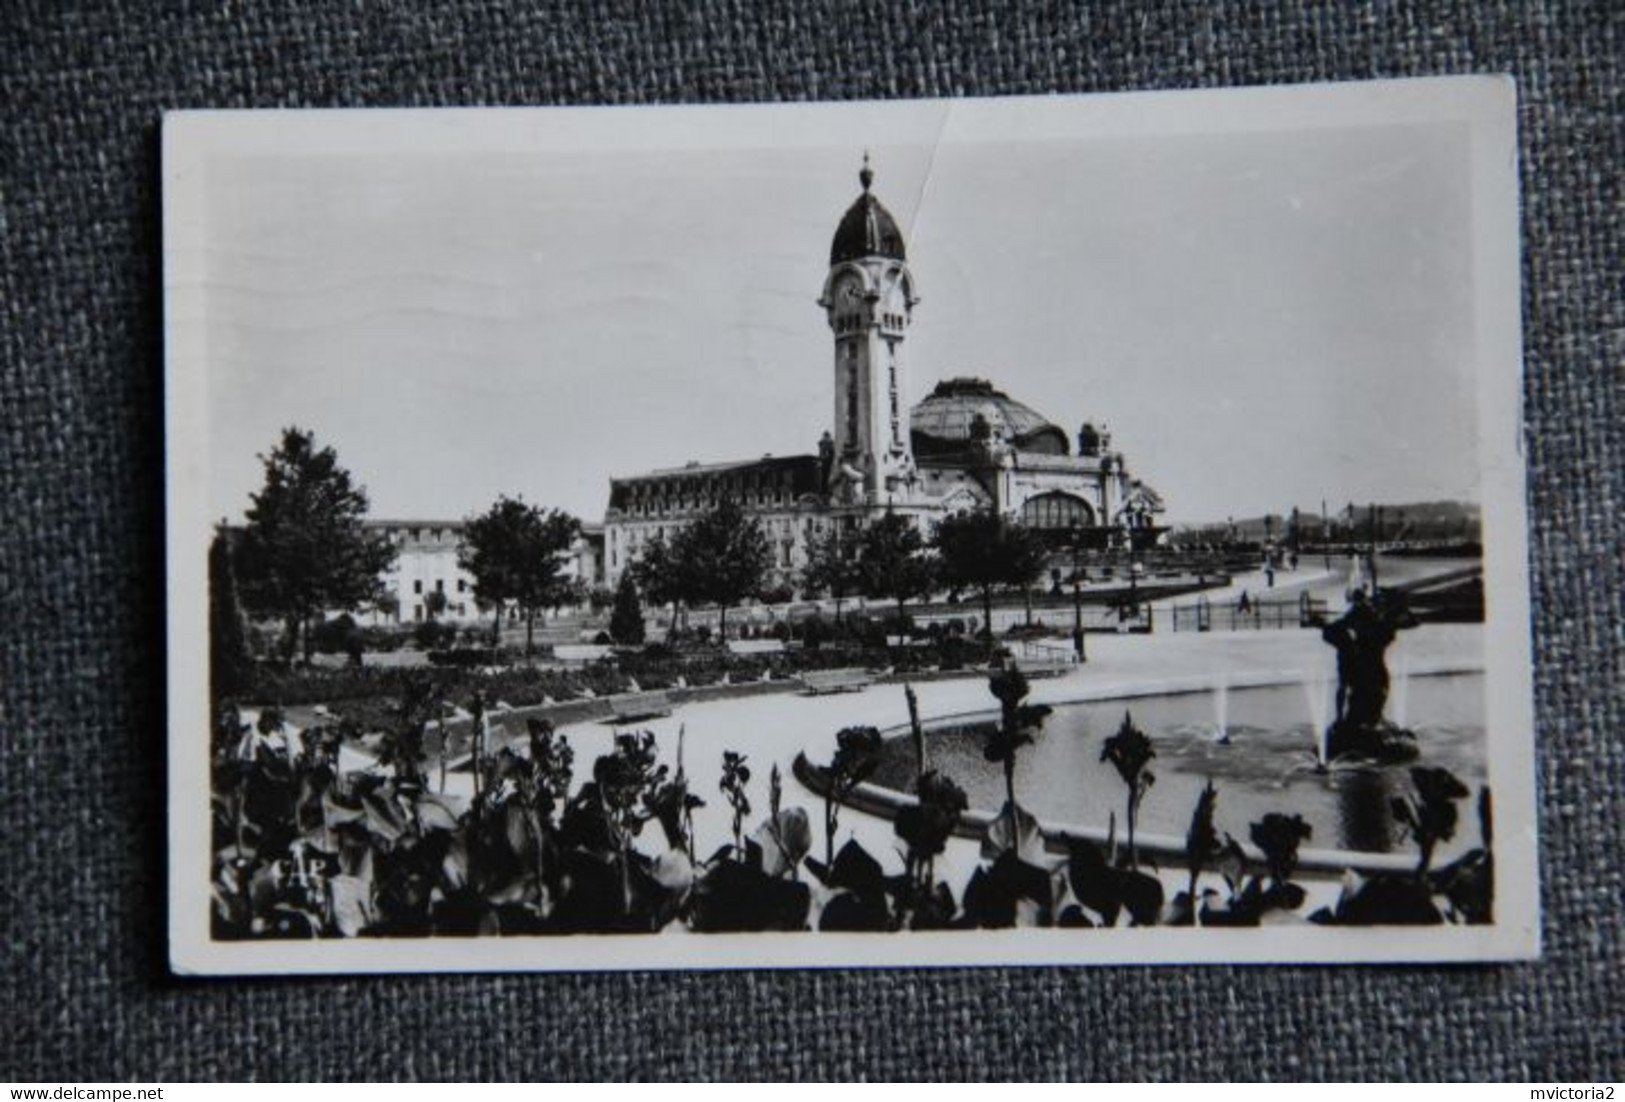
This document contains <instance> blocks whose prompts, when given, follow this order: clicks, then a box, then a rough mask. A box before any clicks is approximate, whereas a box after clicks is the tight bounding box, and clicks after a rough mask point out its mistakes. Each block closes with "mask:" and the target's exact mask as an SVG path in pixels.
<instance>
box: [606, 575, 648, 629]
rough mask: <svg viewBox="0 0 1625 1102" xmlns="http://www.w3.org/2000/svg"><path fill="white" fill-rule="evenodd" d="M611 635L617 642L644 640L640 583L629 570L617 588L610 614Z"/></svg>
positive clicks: (622, 576)
mask: <svg viewBox="0 0 1625 1102" xmlns="http://www.w3.org/2000/svg"><path fill="white" fill-rule="evenodd" d="M609 635H610V638H612V639H614V640H615V641H616V642H617V643H621V644H623V645H625V646H635V645H637V644H639V643H641V642H643V602H642V601H641V600H639V599H638V583H637V580H636V579H634V578H633V577H632V571H630V570H628V571H626V572H625V573H624V574H622V575H621V584H620V585H619V586H617V587H616V589H615V607H614V610H613V611H611V612H610V614H609Z"/></svg>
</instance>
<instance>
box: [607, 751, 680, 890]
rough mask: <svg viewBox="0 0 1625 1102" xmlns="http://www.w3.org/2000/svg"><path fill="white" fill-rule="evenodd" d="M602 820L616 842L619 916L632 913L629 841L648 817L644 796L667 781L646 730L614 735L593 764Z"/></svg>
mask: <svg viewBox="0 0 1625 1102" xmlns="http://www.w3.org/2000/svg"><path fill="white" fill-rule="evenodd" d="M592 776H593V781H594V782H595V783H596V784H597V786H598V798H599V800H600V801H601V802H602V805H603V810H604V818H605V821H606V823H607V824H608V826H609V828H610V831H611V836H612V838H613V840H614V843H615V848H616V854H617V863H618V865H619V869H620V874H621V900H622V913H623V914H627V915H630V913H631V910H632V839H633V838H635V837H637V835H638V834H639V833H640V832H641V831H642V830H643V824H644V823H645V822H647V821H648V820H649V818H650V813H649V811H648V810H647V808H646V807H645V802H646V801H645V799H644V797H645V795H646V793H648V792H650V791H652V790H653V789H654V788H655V787H656V786H657V785H659V784H660V783H662V782H663V781H664V780H665V778H666V767H665V766H663V765H662V766H658V767H657V766H656V765H655V737H654V735H653V734H652V733H650V732H648V731H643V732H641V733H639V734H621V735H616V736H615V750H614V752H613V753H610V754H606V755H604V756H603V757H600V758H599V759H598V760H597V761H595V762H594V763H593V767H592Z"/></svg>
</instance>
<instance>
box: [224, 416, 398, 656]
mask: <svg viewBox="0 0 1625 1102" xmlns="http://www.w3.org/2000/svg"><path fill="white" fill-rule="evenodd" d="M261 459H262V460H263V462H264V463H265V485H264V487H263V488H262V489H261V490H260V491H259V492H258V493H257V494H253V495H252V496H251V500H252V502H253V504H252V505H251V506H250V507H249V509H248V525H247V527H246V528H245V529H244V531H243V537H242V543H241V546H240V547H239V549H238V550H239V552H240V553H239V555H238V556H237V567H238V580H239V581H240V582H241V584H242V595H243V603H244V605H245V606H246V607H247V608H248V610H249V611H250V612H253V613H256V614H259V615H264V616H272V617H276V618H277V619H280V620H282V621H284V622H285V623H286V624H287V627H288V647H289V653H290V656H291V655H292V653H293V652H294V651H295V650H297V649H298V647H299V642H300V640H301V638H302V639H303V644H304V647H303V654H304V660H305V662H306V663H307V664H308V663H309V662H310V657H311V639H310V631H309V624H310V622H311V620H313V619H314V618H315V617H316V616H318V615H320V614H321V613H322V612H324V611H329V610H331V611H348V610H351V609H354V608H357V607H359V606H361V605H364V604H367V603H369V602H371V601H374V600H376V599H378V597H379V595H380V593H381V591H382V589H383V581H382V578H381V575H382V574H383V572H384V571H385V570H387V569H388V568H389V566H390V564H391V563H393V562H394V561H395V553H396V552H395V548H394V546H393V545H392V544H390V543H389V541H388V540H385V539H383V538H380V537H374V536H369V535H368V534H367V533H366V531H365V530H364V529H363V528H362V518H363V517H365V516H366V513H367V493H366V491H365V490H364V489H362V488H361V487H360V486H357V485H355V484H354V483H353V482H352V481H351V478H350V472H349V471H347V470H345V469H344V468H343V467H341V466H339V461H338V454H337V453H336V452H334V450H333V449H332V448H318V447H317V446H316V438H315V436H314V435H313V434H311V433H308V432H305V431H303V430H301V429H299V428H288V429H284V430H283V433H282V441H281V443H280V444H279V445H278V446H277V448H276V450H275V451H273V452H272V453H271V454H270V455H269V456H261Z"/></svg>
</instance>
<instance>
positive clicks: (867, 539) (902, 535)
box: [858, 510, 937, 631]
mask: <svg viewBox="0 0 1625 1102" xmlns="http://www.w3.org/2000/svg"><path fill="white" fill-rule="evenodd" d="M858 569H859V573H860V576H861V578H862V584H863V591H864V592H865V593H866V594H867V595H869V596H871V597H878V598H882V599H884V600H891V601H896V602H897V623H898V630H899V631H901V630H902V627H903V606H904V604H905V603H906V602H907V601H908V600H909V599H910V598H913V597H920V596H923V595H925V594H927V593H929V592H930V591H931V588H932V586H933V585H935V583H936V577H937V571H936V562H935V560H933V559H932V558H931V556H930V555H929V554H927V552H926V546H925V540H924V539H923V538H922V537H921V536H920V532H919V529H917V528H915V527H914V525H913V524H912V523H910V522H909V520H908V518H907V517H904V516H900V515H899V514H897V513H893V512H891V511H890V510H887V512H886V513H885V514H884V515H883V516H881V517H880V518H879V519H878V520H875V521H873V522H871V523H870V524H869V525H868V526H867V527H866V528H864V530H863V534H862V535H860V536H859V537H858Z"/></svg>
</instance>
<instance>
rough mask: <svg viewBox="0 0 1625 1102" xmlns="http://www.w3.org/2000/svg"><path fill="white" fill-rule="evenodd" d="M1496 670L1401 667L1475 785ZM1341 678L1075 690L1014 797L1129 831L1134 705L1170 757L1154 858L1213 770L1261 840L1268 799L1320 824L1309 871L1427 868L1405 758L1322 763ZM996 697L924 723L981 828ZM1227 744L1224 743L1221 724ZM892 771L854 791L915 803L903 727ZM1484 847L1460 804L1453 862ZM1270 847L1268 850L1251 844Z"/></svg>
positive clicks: (1309, 852)
mask: <svg viewBox="0 0 1625 1102" xmlns="http://www.w3.org/2000/svg"><path fill="white" fill-rule="evenodd" d="M1483 689H1484V682H1483V674H1482V667H1481V666H1479V665H1477V664H1475V663H1470V662H1458V663H1439V664H1434V665H1431V666H1429V667H1427V668H1419V669H1409V670H1405V671H1404V672H1403V673H1402V674H1396V675H1395V679H1394V686H1393V691H1392V692H1391V694H1390V698H1389V715H1390V716H1391V717H1392V718H1395V719H1396V720H1398V721H1400V722H1403V723H1405V724H1406V725H1408V726H1410V727H1412V728H1414V729H1416V730H1417V731H1418V734H1419V738H1420V748H1421V757H1420V758H1419V759H1418V762H1417V763H1416V764H1430V765H1443V766H1445V767H1447V768H1449V769H1451V770H1452V771H1453V772H1455V773H1456V774H1457V775H1458V776H1460V777H1461V778H1462V779H1463V780H1464V781H1465V782H1466V783H1467V784H1468V786H1469V787H1470V788H1472V789H1474V790H1476V789H1477V787H1478V786H1479V785H1481V784H1483V783H1484V780H1485V740H1484V718H1483V717H1484V707H1485V705H1484V692H1483ZM1334 691H1335V686H1334V685H1331V684H1327V683H1325V682H1324V681H1317V680H1310V679H1305V678H1303V677H1302V676H1291V675H1281V674H1275V675H1263V674H1259V675H1239V674H1238V675H1235V676H1232V677H1231V678H1229V679H1228V680H1226V681H1225V682H1223V683H1221V684H1217V685H1216V684H1214V683H1213V681H1212V680H1211V679H1203V678H1195V677H1192V678H1180V679H1169V680H1162V681H1157V682H1153V683H1147V684H1141V685H1136V686H1134V687H1132V688H1117V689H1114V690H1112V691H1110V692H1109V693H1107V694H1088V693H1081V692H1080V693H1076V694H1075V695H1072V696H1069V697H1068V698H1067V699H1064V700H1058V701H1054V707H1055V712H1054V714H1053V715H1052V716H1051V717H1050V719H1049V720H1048V721H1047V723H1046V725H1045V729H1044V730H1043V732H1041V733H1040V735H1039V736H1038V739H1037V741H1036V743H1035V744H1034V745H1033V746H1031V747H1027V748H1025V749H1024V750H1023V752H1022V755H1021V757H1020V758H1019V759H1018V767H1017V774H1016V793H1017V798H1018V799H1019V800H1020V801H1021V803H1022V804H1023V806H1025V807H1027V808H1028V809H1029V810H1030V811H1032V812H1033V814H1034V815H1036V816H1037V818H1038V819H1039V820H1040V822H1041V823H1043V824H1044V832H1045V834H1046V837H1047V838H1048V840H1049V842H1050V845H1051V846H1052V848H1055V849H1064V848H1065V846H1066V844H1067V842H1068V841H1069V840H1074V839H1086V840H1088V841H1091V842H1095V843H1097V844H1099V843H1104V842H1105V841H1106V840H1107V838H1108V836H1109V835H1110V833H1111V829H1110V825H1109V824H1110V822H1111V819H1112V816H1113V815H1115V817H1116V826H1117V839H1118V841H1119V842H1122V841H1124V840H1125V836H1126V830H1125V825H1126V824H1125V822H1124V802H1125V795H1126V790H1125V788H1124V785H1123V783H1122V781H1121V779H1120V778H1118V776H1117V774H1116V772H1115V771H1114V770H1113V769H1112V768H1111V766H1110V765H1107V764H1105V763H1102V762H1101V761H1100V760H1099V757H1100V751H1099V747H1100V743H1101V742H1102V741H1103V740H1104V739H1105V738H1106V737H1107V736H1108V735H1110V734H1111V733H1112V732H1113V731H1114V730H1116V726H1117V724H1118V723H1120V722H1121V721H1122V718H1123V714H1124V712H1125V711H1126V712H1129V713H1130V714H1132V715H1133V716H1134V719H1135V722H1136V724H1138V725H1139V726H1140V727H1141V728H1142V729H1143V730H1145V731H1146V733H1147V734H1148V735H1150V737H1151V739H1152V742H1153V745H1154V746H1155V748H1156V753H1157V757H1156V758H1155V759H1154V760H1153V761H1152V763H1151V770H1152V772H1153V773H1154V774H1155V775H1156V777H1157V780H1156V783H1155V784H1154V785H1153V786H1152V788H1151V789H1150V791H1149V792H1148V794H1147V795H1146V797H1145V800H1144V802H1143V804H1142V807H1141V812H1140V819H1139V824H1138V829H1137V831H1136V842H1137V845H1138V846H1139V848H1140V851H1141V853H1142V856H1144V855H1149V856H1150V857H1151V858H1152V859H1154V860H1155V861H1156V862H1158V863H1159V864H1162V865H1179V864H1182V863H1183V861H1184V852H1185V833H1186V830H1187V828H1188V826H1189V822H1190V815H1191V811H1192V809H1193V808H1194V806H1195V803H1196V796H1197V793H1199V792H1200V791H1201V789H1202V787H1203V786H1204V785H1205V784H1206V783H1207V782H1208V780H1210V779H1211V780H1212V782H1213V784H1214V786H1215V788H1216V789H1217V790H1218V793H1219V798H1218V806H1217V810H1216V815H1215V823H1216V826H1217V828H1218V830H1219V832H1220V837H1221V838H1222V837H1223V836H1224V834H1226V833H1229V834H1230V835H1232V836H1233V837H1235V838H1236V840H1237V841H1238V842H1240V843H1242V845H1243V848H1244V849H1248V850H1250V851H1251V846H1250V842H1249V841H1248V827H1249V824H1250V823H1252V822H1254V821H1256V820H1257V819H1259V818H1262V816H1263V815H1264V814H1265V813H1267V812H1271V811H1275V812H1282V813H1286V814H1300V815H1303V817H1304V818H1305V820H1306V821H1307V822H1309V824H1310V825H1311V827H1312V828H1313V830H1314V834H1313V836H1312V837H1311V839H1310V840H1309V841H1308V842H1307V843H1306V844H1305V845H1304V846H1303V847H1302V849H1301V852H1300V861H1301V867H1302V869H1303V870H1304V871H1305V872H1306V873H1317V874H1340V873H1341V872H1343V871H1344V870H1345V869H1351V868H1352V869H1355V870H1356V871H1361V872H1394V871H1405V870H1408V869H1411V868H1413V867H1414V865H1415V856H1414V853H1415V851H1414V849H1413V848H1412V846H1411V844H1410V843H1409V841H1408V840H1406V839H1404V838H1403V837H1401V835H1400V833H1399V831H1398V829H1397V826H1396V824H1395V823H1394V820H1393V815H1392V812H1391V810H1390V804H1391V801H1392V799H1393V798H1394V797H1395V796H1397V795H1400V794H1402V793H1404V792H1405V791H1407V790H1408V787H1409V773H1408V769H1407V768H1406V767H1401V766H1374V765H1361V766H1352V765H1344V764H1342V763H1333V765H1332V766H1331V768H1330V769H1329V770H1327V771H1324V772H1321V771H1317V769H1316V768H1315V766H1316V758H1317V746H1318V743H1317V738H1316V731H1317V730H1318V729H1319V727H1320V726H1321V724H1322V722H1323V721H1322V719H1321V717H1323V716H1326V715H1329V714H1330V711H1331V708H1332V701H1331V698H1332V694H1333V693H1334ZM995 718H996V713H994V712H993V711H991V710H988V711H975V712H965V713H956V714H950V715H938V716H933V717H930V718H929V719H927V720H926V721H925V723H924V727H925V731H926V746H927V751H926V754H927V765H928V767H929V768H936V769H940V770H942V771H944V772H946V773H947V774H948V775H949V776H951V777H953V779H954V780H955V781H956V782H957V783H958V784H960V785H961V786H962V787H964V788H965V790H966V792H967V794H968V795H969V797H970V802H971V808H972V810H971V811H969V812H967V813H966V815H965V816H964V817H963V819H962V821H961V823H960V827H959V832H960V833H961V834H962V835H964V836H967V837H975V836H979V835H980V834H981V833H982V831H983V830H985V828H986V826H987V824H988V823H989V822H991V821H992V819H993V818H994V817H995V816H996V815H997V809H998V808H999V807H1001V806H1002V804H1003V800H1004V781H1003V775H1002V772H1001V770H1000V767H999V766H998V765H997V764H996V763H990V762H987V761H986V760H985V759H984V758H983V757H982V754H981V746H982V735H981V733H980V727H981V725H984V724H986V723H989V722H991V721H992V720H994V719H995ZM1221 724H1222V725H1223V727H1224V728H1225V729H1226V730H1227V732H1228V734H1229V744H1228V745H1223V744H1220V743H1219V742H1218V741H1217V740H1216V737H1215V735H1216V731H1217V729H1218V727H1219V726H1220V725H1221ZM883 735H884V736H885V742H884V744H883V750H882V762H881V766H880V768H879V769H878V770H877V772H876V773H875V775H874V777H873V778H872V781H871V783H867V784H864V785H861V786H859V788H858V790H857V791H856V792H855V793H853V795H852V797H851V798H850V799H849V801H848V802H849V803H850V804H851V805H852V806H854V807H856V808H858V809H860V810H863V811H866V812H869V813H872V814H876V815H880V816H883V817H886V818H890V817H892V816H894V815H895V814H896V812H897V810H898V809H899V808H901V807H903V806H907V805H908V804H910V803H912V802H913V799H912V797H911V796H910V795H908V792H909V791H910V790H911V788H912V784H913V777H914V773H915V769H916V766H915V760H914V749H913V742H912V739H911V738H910V737H909V729H908V727H907V726H906V725H903V726H896V727H891V728H888V729H887V730H885V731H884V732H883ZM795 768H796V773H797V775H798V776H799V777H800V778H801V780H802V781H803V783H805V784H807V785H808V786H809V787H811V788H813V789H815V790H817V791H820V792H821V791H822V790H823V788H824V778H823V776H822V773H821V771H820V770H819V769H818V768H816V767H815V766H812V765H811V764H810V763H809V762H807V761H806V759H805V758H801V759H798V760H797V761H796V763H795ZM1478 844H1479V837H1478V823H1477V817H1476V814H1475V811H1474V808H1473V805H1472V803H1471V802H1467V801H1464V802H1463V803H1462V805H1461V825H1460V829H1458V831H1457V835H1456V838H1455V839H1454V840H1453V841H1452V842H1451V843H1450V844H1449V845H1448V846H1447V847H1445V849H1443V850H1441V852H1440V853H1439V854H1438V859H1439V860H1445V859H1448V858H1449V857H1450V856H1453V855H1454V854H1456V853H1459V852H1465V851H1466V850H1468V849H1471V848H1473V847H1474V846H1476V845H1478ZM1252 855H1253V856H1255V857H1256V856H1257V854H1256V851H1252Z"/></svg>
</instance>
